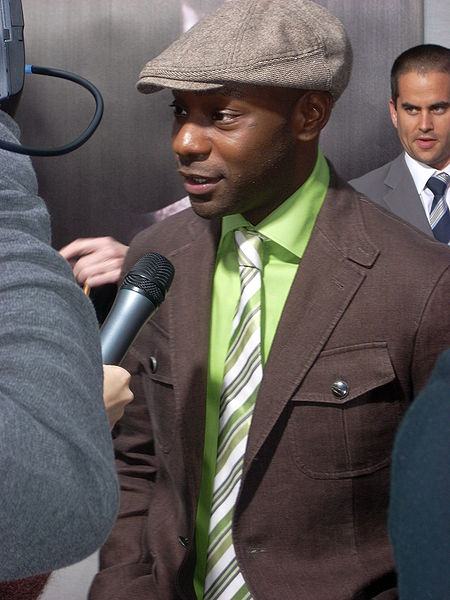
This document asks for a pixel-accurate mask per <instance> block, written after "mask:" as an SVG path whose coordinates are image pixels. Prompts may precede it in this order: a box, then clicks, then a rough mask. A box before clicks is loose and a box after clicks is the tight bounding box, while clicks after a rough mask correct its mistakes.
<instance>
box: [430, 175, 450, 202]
mask: <svg viewBox="0 0 450 600" xmlns="http://www.w3.org/2000/svg"><path fill="white" fill-rule="evenodd" d="M449 183H450V175H448V174H447V173H438V174H436V175H433V176H432V177H430V179H429V180H428V181H427V188H428V189H429V190H431V191H432V192H433V194H434V197H435V198H442V196H443V195H444V194H445V192H446V190H447V187H448V184H449Z"/></svg>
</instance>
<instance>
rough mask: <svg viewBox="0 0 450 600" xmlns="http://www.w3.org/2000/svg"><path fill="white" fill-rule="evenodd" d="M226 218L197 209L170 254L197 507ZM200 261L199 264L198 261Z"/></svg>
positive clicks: (180, 407)
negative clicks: (214, 295)
mask: <svg viewBox="0 0 450 600" xmlns="http://www.w3.org/2000/svg"><path fill="white" fill-rule="evenodd" d="M219 236H220V223H219V222H218V221H214V222H209V221H206V220H203V219H199V218H198V217H196V216H195V215H192V219H191V221H190V223H188V227H187V231H186V232H185V235H182V236H180V235H179V236H178V237H179V238H180V239H182V240H183V244H182V245H181V246H179V247H178V248H177V249H176V250H174V251H173V252H172V253H170V255H167V257H168V258H169V259H170V260H171V261H172V262H173V264H174V266H175V277H174V281H173V284H172V288H173V289H172V290H171V292H172V293H170V294H169V296H168V298H167V300H166V302H168V309H169V319H168V323H169V344H170V353H171V357H172V361H171V362H172V370H173V383H174V393H175V398H176V411H177V417H178V416H179V418H180V434H181V440H182V446H183V454H182V456H183V460H184V461H185V464H186V470H187V474H188V478H189V481H190V483H191V486H190V487H191V490H190V491H191V494H192V495H191V499H192V501H193V502H194V503H195V506H192V507H191V508H192V509H193V510H194V514H195V510H196V500H197V498H198V493H199V489H200V481H201V464H202V461H203V441H204V432H205V430H204V426H205V406H206V383H207V379H206V378H207V369H206V365H207V364H208V347H209V322H210V310H211V287H212V279H213V274H214V264H215V256H216V249H217V244H218V240H219ZM193 266H194V267H193Z"/></svg>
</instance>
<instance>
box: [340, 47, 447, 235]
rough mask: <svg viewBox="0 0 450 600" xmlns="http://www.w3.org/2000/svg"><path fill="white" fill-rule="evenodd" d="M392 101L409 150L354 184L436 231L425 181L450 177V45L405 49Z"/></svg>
mask: <svg viewBox="0 0 450 600" xmlns="http://www.w3.org/2000/svg"><path fill="white" fill-rule="evenodd" d="M389 107H390V112H391V119H392V123H393V124H394V127H395V128H396V129H397V133H398V136H399V138H400V141H401V143H402V146H403V148H404V150H405V152H404V153H402V154H401V155H400V156H398V157H397V158H395V159H394V160H393V161H391V162H389V163H387V164H385V165H383V166H382V167H380V168H378V169H375V170H374V171H371V172H369V173H367V174H366V175H363V176H362V177H359V178H358V179H353V180H351V181H350V184H351V185H352V186H353V187H354V188H356V189H357V190H358V191H360V192H362V193H363V194H365V195H366V196H368V197H369V198H371V199H372V200H374V201H375V202H377V203H379V204H380V205H381V206H384V207H385V208H388V209H389V210H390V211H392V212H393V213H394V214H396V215H398V216H399V217H401V218H402V219H405V220H406V221H408V222H409V223H411V224H412V225H414V226H415V227H417V228H418V229H420V230H422V231H424V232H425V233H427V234H428V235H430V236H432V235H433V230H432V228H431V225H430V213H431V207H432V203H433V192H432V191H431V190H429V189H428V188H427V187H426V184H427V181H428V180H429V178H430V177H431V176H432V175H435V174H437V173H441V172H444V173H447V174H448V175H449V178H450V50H449V49H448V48H445V47H443V46H437V45H434V44H424V45H421V46H415V47H414V48H410V49H409V50H406V51H405V52H403V53H402V54H401V55H400V56H399V57H398V58H397V59H396V60H395V62H394V64H393V66H392V70H391V99H390V101H389ZM445 200H446V202H447V205H448V204H449V203H450V191H449V188H447V192H446V196H445ZM448 241H449V240H447V242H448Z"/></svg>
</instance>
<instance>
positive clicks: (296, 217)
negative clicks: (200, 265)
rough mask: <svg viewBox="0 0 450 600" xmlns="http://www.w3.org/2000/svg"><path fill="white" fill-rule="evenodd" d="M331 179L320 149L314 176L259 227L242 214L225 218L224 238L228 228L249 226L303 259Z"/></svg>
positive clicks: (229, 229) (259, 224) (223, 220)
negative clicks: (293, 225)
mask: <svg viewBox="0 0 450 600" xmlns="http://www.w3.org/2000/svg"><path fill="white" fill-rule="evenodd" d="M329 182H330V171H329V168H328V164H327V161H326V160H325V157H324V156H323V154H322V152H321V151H320V150H319V152H318V155H317V161H316V164H315V166H314V169H313V171H312V173H311V175H310V176H309V177H308V179H307V180H306V181H305V183H304V184H303V185H302V186H300V187H299V188H298V190H296V191H295V192H294V193H293V194H292V196H290V197H289V198H287V200H285V201H284V202H283V204H281V205H280V206H279V207H278V208H276V209H275V210H274V211H273V212H271V213H270V215H268V216H267V217H266V218H265V219H263V220H262V221H261V222H260V223H258V225H257V226H254V225H251V224H250V223H249V222H248V221H247V220H246V219H245V218H244V217H243V216H242V215H241V214H235V215H227V216H225V217H223V219H222V236H221V239H223V238H224V236H225V235H226V234H227V233H228V232H229V231H232V230H234V229H238V228H239V227H245V226H247V227H249V228H251V229H254V230H256V231H258V232H260V233H261V234H263V235H264V236H265V237H266V238H269V239H270V240H272V241H273V242H276V243H277V244H279V245H280V246H282V247H283V248H286V250H289V251H290V252H291V253H292V254H294V255H295V256H298V257H299V258H301V257H302V256H303V253H304V252H305V249H306V246H307V244H308V241H309V238H310V236H311V232H312V230H313V227H314V223H315V222H316V218H317V215H318V214H319V210H320V208H321V206H322V203H323V201H324V199H325V195H326V192H327V190H328V185H329ZM293 222H295V224H296V226H295V227H292V223H293Z"/></svg>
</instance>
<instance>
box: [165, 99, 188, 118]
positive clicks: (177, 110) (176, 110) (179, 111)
mask: <svg viewBox="0 0 450 600" xmlns="http://www.w3.org/2000/svg"><path fill="white" fill-rule="evenodd" d="M169 106H170V108H171V109H172V110H173V114H174V116H175V117H185V116H186V111H185V110H184V108H181V106H179V105H178V104H177V103H176V102H172V104H169Z"/></svg>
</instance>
